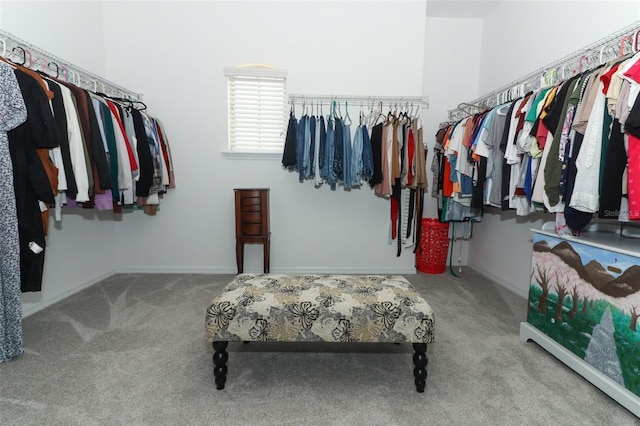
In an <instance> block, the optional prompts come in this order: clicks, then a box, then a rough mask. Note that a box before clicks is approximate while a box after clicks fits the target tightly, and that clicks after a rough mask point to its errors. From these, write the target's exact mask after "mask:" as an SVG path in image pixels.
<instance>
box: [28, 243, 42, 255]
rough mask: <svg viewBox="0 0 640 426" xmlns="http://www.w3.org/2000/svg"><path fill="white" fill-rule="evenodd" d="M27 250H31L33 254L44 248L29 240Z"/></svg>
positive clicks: (40, 251)
mask: <svg viewBox="0 0 640 426" xmlns="http://www.w3.org/2000/svg"><path fill="white" fill-rule="evenodd" d="M29 250H31V251H32V252H34V253H35V254H40V253H42V250H44V249H43V248H42V247H40V246H39V245H38V244H37V243H36V242H34V241H31V242H30V243H29Z"/></svg>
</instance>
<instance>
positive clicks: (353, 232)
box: [103, 1, 426, 272]
mask: <svg viewBox="0 0 640 426" xmlns="http://www.w3.org/2000/svg"><path fill="white" fill-rule="evenodd" d="M103 12H104V30H105V51H106V61H105V62H106V66H107V76H108V77H109V79H111V80H113V81H117V82H119V83H120V84H122V85H124V86H125V87H129V88H132V89H134V90H136V91H139V92H142V93H144V94H145V101H146V102H147V103H148V105H150V107H151V112H152V113H154V114H157V115H158V116H159V117H161V118H162V120H163V122H164V125H165V127H166V130H167V133H168V134H169V137H170V140H171V145H172V152H173V156H174V161H175V168H176V182H177V189H175V190H173V191H171V192H170V193H169V194H168V196H167V197H166V201H165V202H164V203H163V204H162V210H161V212H160V213H159V214H158V216H156V217H147V216H144V215H136V216H135V217H131V218H129V217H127V218H126V220H124V221H123V223H122V224H119V226H118V227H117V233H118V245H119V247H118V255H119V257H118V264H119V265H122V266H124V269H128V270H142V271H147V270H148V271H162V270H167V271H175V270H179V271H212V272H235V251H234V247H235V236H234V211H233V210H234V205H233V188H236V187H270V188H271V200H270V201H271V230H272V243H271V248H272V250H271V271H272V272H277V271H343V272H413V271H415V269H414V256H413V254H412V253H411V251H410V250H406V251H405V252H404V254H403V255H402V256H401V257H399V258H398V257H396V256H395V248H394V247H395V246H394V245H392V246H389V245H387V234H388V223H389V204H388V201H386V200H382V199H379V198H377V197H376V196H374V195H373V193H372V191H371V190H370V189H368V188H362V189H360V190H354V191H351V192H345V191H343V190H342V189H338V190H337V191H335V192H332V191H330V190H329V188H327V187H323V188H321V189H319V190H318V189H314V188H313V186H312V185H311V184H310V183H308V182H307V183H304V184H301V183H298V180H297V177H296V176H295V175H294V174H290V173H288V172H286V171H284V170H283V169H282V168H281V165H280V161H279V159H275V160H231V159H228V158H226V157H224V156H222V155H221V151H223V150H224V149H225V147H226V143H227V142H226V137H227V122H226V79H225V76H224V74H223V68H224V67H225V66H234V65H238V64H243V63H249V62H263V63H269V64H272V65H275V66H277V67H280V68H283V69H286V70H288V73H289V74H288V76H289V77H288V87H289V91H290V93H309V94H334V95H379V96H385V95H389V96H395V95H399V96H402V95H405V96H420V95H422V94H423V87H422V86H423V57H422V54H423V52H424V40H425V33H424V28H425V15H426V13H425V2H411V1H408V2H403V3H402V4H401V5H400V4H399V2H377V1H372V2H350V1H345V2H271V1H266V2H244V1H243V2H105V3H104V4H103ZM325 111H326V109H325ZM350 115H351V116H352V117H355V116H357V108H356V107H355V106H354V107H352V109H351V111H350ZM129 219H131V220H129ZM120 225H121V226H120ZM261 269H262V252H261V246H247V252H246V262H245V271H259V270H261Z"/></svg>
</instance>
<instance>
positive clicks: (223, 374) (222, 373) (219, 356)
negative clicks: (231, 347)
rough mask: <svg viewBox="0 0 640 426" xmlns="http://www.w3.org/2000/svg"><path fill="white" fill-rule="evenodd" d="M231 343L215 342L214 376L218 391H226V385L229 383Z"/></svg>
mask: <svg viewBox="0 0 640 426" xmlns="http://www.w3.org/2000/svg"><path fill="white" fill-rule="evenodd" d="M228 344H229V342H213V350H214V351H215V352H214V353H213V365H214V367H213V376H214V377H215V382H216V389H218V390H220V389H224V383H225V382H226V381H227V360H228V359H229V354H228V353H227V351H226V349H227V345H228Z"/></svg>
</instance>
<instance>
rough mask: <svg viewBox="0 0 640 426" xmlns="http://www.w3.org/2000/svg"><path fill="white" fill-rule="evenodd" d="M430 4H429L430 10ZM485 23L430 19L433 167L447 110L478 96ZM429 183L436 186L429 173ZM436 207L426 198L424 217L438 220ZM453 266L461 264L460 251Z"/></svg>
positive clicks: (427, 123)
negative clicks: (438, 137)
mask: <svg viewBox="0 0 640 426" xmlns="http://www.w3.org/2000/svg"><path fill="white" fill-rule="evenodd" d="M429 7H430V3H428V4H427V8H429ZM482 31H483V21H482V19H477V18H473V19H472V18H462V19H460V18H427V22H426V36H425V40H426V42H425V47H424V91H425V94H426V95H428V96H429V111H427V113H426V114H424V127H425V142H426V143H427V146H428V148H429V155H428V158H427V166H428V167H430V166H431V161H432V159H433V146H434V144H435V134H436V132H437V130H438V126H439V124H440V122H442V121H447V114H448V110H450V109H453V108H454V107H455V106H456V105H457V104H458V103H459V102H464V101H467V100H469V99H472V98H475V97H477V96H478V95H479V92H478V84H479V75H480V59H481V58H480V47H481V46H480V44H481V42H482ZM429 184H430V185H431V184H433V179H432V176H431V172H429ZM437 215H438V211H437V205H436V203H435V200H434V199H431V187H430V189H429V194H428V195H427V197H426V203H425V211H424V217H437ZM456 244H462V262H461V263H462V264H463V265H466V264H467V255H468V244H467V243H466V242H459V243H458V242H456ZM455 252H456V255H455V256H454V260H453V264H454V265H457V264H458V250H457V247H456V250H455Z"/></svg>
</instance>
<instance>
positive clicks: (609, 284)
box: [533, 240, 640, 297]
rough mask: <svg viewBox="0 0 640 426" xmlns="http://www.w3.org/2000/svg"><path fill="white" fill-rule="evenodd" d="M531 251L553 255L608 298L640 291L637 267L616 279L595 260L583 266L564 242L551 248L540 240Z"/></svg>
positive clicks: (576, 255)
mask: <svg viewBox="0 0 640 426" xmlns="http://www.w3.org/2000/svg"><path fill="white" fill-rule="evenodd" d="M533 250H534V251H537V252H542V253H544V252H551V253H553V254H555V255H556V256H558V257H559V258H560V259H561V260H562V261H563V262H564V263H566V264H567V266H569V267H570V268H572V269H574V270H575V271H576V272H577V273H578V275H579V276H580V278H581V279H583V280H584V281H585V282H587V283H589V284H591V285H592V286H593V287H595V288H596V289H598V290H599V291H601V292H602V293H604V294H606V295H608V296H611V297H626V296H628V295H630V294H633V293H636V292H639V291H640V266H638V265H633V266H631V267H630V268H628V269H627V270H626V271H623V273H622V274H621V275H620V276H618V277H617V278H616V277H615V276H614V275H612V274H611V273H609V271H607V269H606V268H605V267H604V266H602V264H601V263H600V262H598V261H597V260H591V261H590V262H589V263H587V264H586V265H584V264H583V263H582V258H581V257H580V255H579V254H578V253H577V252H576V251H575V250H574V248H573V246H572V245H571V244H570V243H568V242H566V241H562V242H560V243H558V244H556V245H555V246H554V247H553V248H551V247H550V246H549V244H548V243H547V242H546V241H544V240H541V241H538V242H536V243H535V244H534V245H533Z"/></svg>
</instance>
